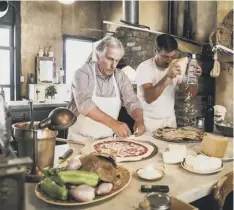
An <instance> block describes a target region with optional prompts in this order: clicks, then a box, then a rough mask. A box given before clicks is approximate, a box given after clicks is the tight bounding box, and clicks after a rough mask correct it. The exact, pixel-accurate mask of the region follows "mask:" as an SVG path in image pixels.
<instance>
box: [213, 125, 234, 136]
mask: <svg viewBox="0 0 234 210" xmlns="http://www.w3.org/2000/svg"><path fill="white" fill-rule="evenodd" d="M215 127H216V129H217V130H218V131H219V132H220V133H221V134H223V135H224V136H229V137H233V127H228V126H225V125H218V124H215Z"/></svg>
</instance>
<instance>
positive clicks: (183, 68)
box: [169, 57, 188, 76]
mask: <svg viewBox="0 0 234 210" xmlns="http://www.w3.org/2000/svg"><path fill="white" fill-rule="evenodd" d="M176 64H178V65H179V66H180V70H181V76H184V75H185V74H186V70H187V65H188V57H183V58H180V59H175V60H173V61H172V62H171V63H170V66H172V65H176ZM170 66H169V67H170Z"/></svg>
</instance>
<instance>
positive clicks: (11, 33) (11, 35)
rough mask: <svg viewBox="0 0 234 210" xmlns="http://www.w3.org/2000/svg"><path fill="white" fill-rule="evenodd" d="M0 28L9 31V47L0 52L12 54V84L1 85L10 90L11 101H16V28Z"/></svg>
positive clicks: (1, 25) (1, 47) (4, 26)
mask: <svg viewBox="0 0 234 210" xmlns="http://www.w3.org/2000/svg"><path fill="white" fill-rule="evenodd" d="M0 28H7V29H9V47H6V46H1V45H0V50H9V52H10V84H0V86H2V87H4V88H10V100H14V98H15V97H14V96H15V84H14V83H15V82H14V81H15V71H14V67H15V66H14V59H15V58H14V52H15V46H14V27H13V26H12V25H7V24H0Z"/></svg>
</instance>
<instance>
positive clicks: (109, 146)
mask: <svg viewBox="0 0 234 210" xmlns="http://www.w3.org/2000/svg"><path fill="white" fill-rule="evenodd" d="M93 150H94V151H95V152H96V153H108V154H110V155H112V156H114V157H115V158H116V161H117V162H120V160H121V161H137V160H141V159H143V158H146V157H148V156H150V155H151V154H152V152H153V151H154V147H153V146H152V145H150V144H147V143H143V142H137V141H131V140H101V141H97V142H95V143H94V144H93Z"/></svg>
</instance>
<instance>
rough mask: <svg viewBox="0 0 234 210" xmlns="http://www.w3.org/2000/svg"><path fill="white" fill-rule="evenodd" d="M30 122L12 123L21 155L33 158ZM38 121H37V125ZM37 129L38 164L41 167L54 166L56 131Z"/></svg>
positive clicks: (13, 133)
mask: <svg viewBox="0 0 234 210" xmlns="http://www.w3.org/2000/svg"><path fill="white" fill-rule="evenodd" d="M29 124H30V122H20V123H15V124H13V125H12V129H13V130H12V136H13V138H14V139H15V141H16V142H17V145H18V156H19V157H27V156H28V157H30V158H31V159H32V160H33V130H32V129H28V128H29ZM36 124H37V122H35V125H36ZM36 130H37V152H36V154H37V166H38V167H39V168H41V169H44V168H47V167H52V166H53V162H54V149H55V143H56V135H57V132H56V131H52V130H49V129H48V128H45V129H36Z"/></svg>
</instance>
